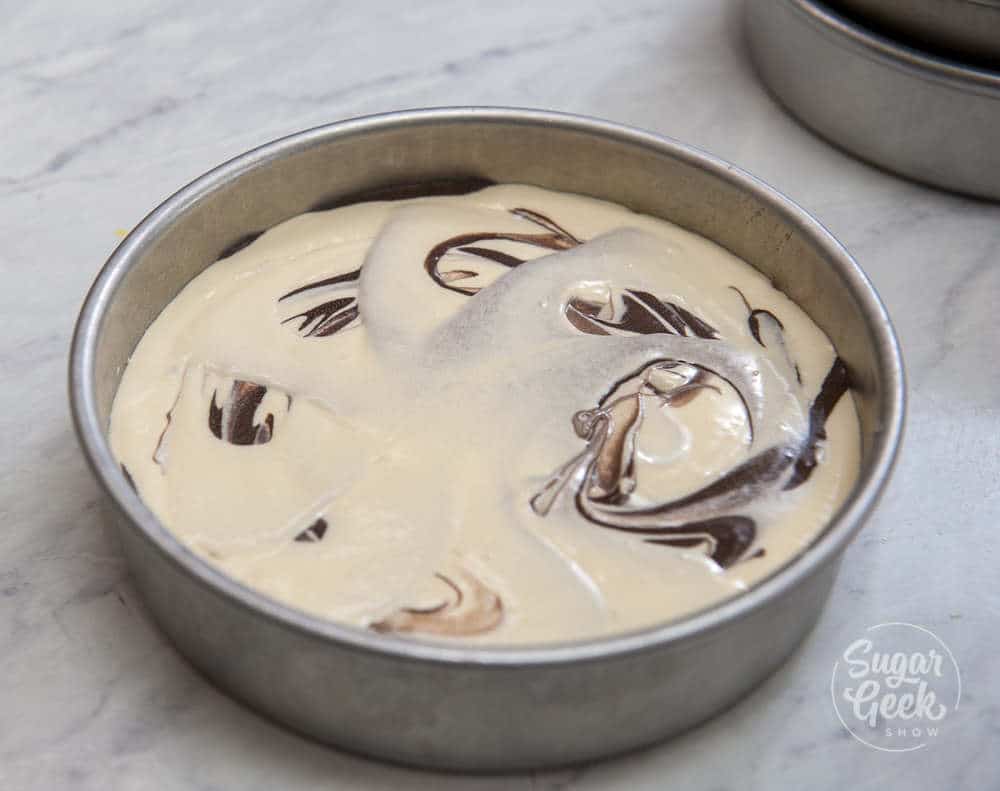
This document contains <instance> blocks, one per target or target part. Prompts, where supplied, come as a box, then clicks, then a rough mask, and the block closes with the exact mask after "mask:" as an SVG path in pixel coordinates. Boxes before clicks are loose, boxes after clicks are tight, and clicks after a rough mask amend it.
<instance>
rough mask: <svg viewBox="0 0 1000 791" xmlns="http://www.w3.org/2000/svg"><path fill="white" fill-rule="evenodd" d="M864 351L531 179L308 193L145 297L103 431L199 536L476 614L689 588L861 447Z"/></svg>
mask: <svg viewBox="0 0 1000 791" xmlns="http://www.w3.org/2000/svg"><path fill="white" fill-rule="evenodd" d="M848 385H849V383H848V379H847V372H846V370H845V368H844V366H843V364H842V363H841V362H840V360H839V359H838V358H837V356H836V354H835V352H834V349H833V347H832V346H831V344H830V342H829V340H828V339H827V338H826V336H825V335H824V334H823V332H822V331H821V330H820V329H819V328H818V327H816V326H815V325H814V324H813V323H812V321H811V320H810V319H809V318H808V317H807V316H806V315H805V313H804V312H803V311H802V310H801V309H799V308H798V307H797V306H796V305H795V304H794V303H793V302H792V301H791V300H789V299H788V298H787V297H786V296H784V295H783V294H782V293H780V292H779V291H777V290H776V289H774V288H773V287H772V286H771V285H770V283H769V282H768V281H767V279H766V278H764V277H763V276H762V275H760V274H759V273H758V272H757V271H756V270H754V269H752V268H751V267H750V266H748V265H747V264H746V263H744V262H742V261H740V260H739V259H738V258H736V257H734V256H733V255H731V254H730V253H728V252H726V251H725V250H723V249H722V248H720V247H718V246H717V245H715V244H713V243H711V242H708V241H706V240H705V239H703V238H701V237H699V236H696V235H694V234H691V233H689V232H686V231H684V230H682V229H680V228H678V227H676V226H674V225H672V224H670V223H667V222H664V221H662V220H657V219H654V218H651V217H647V216H642V215H637V214H635V213H632V212H630V211H628V210H626V209H624V208H621V207H619V206H615V205H612V204H608V203H604V202H600V201H596V200H593V199H590V198H584V197H580V196H576V195H568V194H562V193H556V192H550V191H546V190H541V189H538V188H534V187H525V186H516V185H502V186H493V187H489V188H486V189H483V190H480V191H478V192H474V193H471V194H468V195H463V196H449V197H432V198H416V199H411V200H400V201H380V202H369V203H360V204H356V205H352V206H347V207H343V208H338V209H334V210H332V211H326V212H315V213H311V214H305V215H302V216H299V217H296V218H294V219H292V220H289V221H288V222H285V223H283V224H281V225H279V226H277V227H275V228H273V229H271V230H269V231H268V232H267V233H265V234H263V235H262V236H261V237H260V238H258V239H257V240H256V241H254V242H253V243H252V244H250V245H249V246H247V247H245V248H243V249H242V250H240V251H238V252H236V253H234V254H232V255H230V256H229V257H227V258H225V259H223V260H221V261H219V262H218V263H216V264H214V265H213V266H211V267H209V268H208V269H207V270H205V272H203V273H202V274H201V275H200V276H198V277H197V278H195V279H194V280H193V281H192V282H191V283H190V284H188V286H187V287H186V288H185V289H184V290H183V291H182V292H181V293H180V294H179V295H178V296H177V298H176V299H174V300H173V301H172V302H171V303H170V304H169V305H168V306H167V307H166V308H165V309H164V311H163V312H162V314H161V315H160V316H159V317H158V318H157V319H156V321H155V322H154V323H153V324H152V326H150V328H149V329H148V331H147V332H146V334H145V336H144V337H143V339H142V340H141V342H140V343H139V345H138V346H137V347H136V350H135V352H134V354H133V356H132V359H131V361H130V363H129V365H128V367H127V369H126V371H125V374H124V377H123V379H122V382H121V386H120V388H119V391H118V394H117V397H116V400H115V404H114V409H113V412H112V417H111V441H112V445H113V447H114V451H115V453H116V454H117V456H118V458H119V459H120V461H121V462H122V466H123V469H124V470H125V471H126V474H127V475H128V476H129V478H130V480H131V481H132V482H133V484H134V486H135V487H136V489H137V491H138V493H139V495H140V496H141V497H142V499H143V500H144V502H145V503H146V504H147V505H148V506H149V507H150V508H151V509H152V511H153V512H154V513H155V514H156V515H157V516H158V517H159V518H160V519H161V520H162V522H163V523H164V524H165V525H166V526H167V527H168V528H169V529H170V530H172V531H173V532H174V533H176V535H177V536H178V537H179V538H180V539H181V540H182V541H183V542H185V543H186V544H187V545H189V546H190V547H191V548H192V549H193V550H194V551H195V552H197V553H199V554H201V555H202V556H204V557H206V558H208V559H209V560H210V561H211V562H213V563H215V564H217V565H218V566H219V567H220V568H222V569H223V570H225V571H226V572H227V573H229V574H231V575H232V576H234V577H235V578H237V579H239V580H241V581H243V582H244V583H246V584H247V585H250V586H253V587H255V588H257V589H259V590H261V591H263V592H265V593H267V594H269V595H271V596H274V597H275V598H277V599H280V600H282V601H284V602H287V603H289V604H292V605H294V606H297V607H300V608H302V609H304V610H307V611H309V612H312V613H315V614H318V615H322V616H326V617H329V618H331V619H334V620H337V621H341V622H345V623H350V624H354V625H357V626H359V627H363V628H369V629H374V630H377V631H381V632H394V633H400V634H413V635H422V636H446V637H448V638H451V639H463V640H467V641H475V642H492V643H507V644H513V643H537V642H546V641H561V640H569V639H575V638H586V637H596V636H600V635H605V634H608V633H613V632H622V631H626V630H629V629H634V628H639V627H643V626H650V625H653V624H656V623H661V622H664V621H667V620H669V619H673V618H677V617H679V616H683V615H685V614H690V613H692V612H694V611H696V610H700V609H703V608H705V607H707V606H709V605H711V604H714V603H717V602H719V601H721V600H723V599H725V598H727V597H730V596H733V595H735V594H738V593H739V592H740V591H743V590H745V589H746V588H747V587H748V586H749V585H752V584H753V583H754V582H755V581H757V580H760V579H761V578H762V577H764V576H766V575H768V574H769V573H771V572H772V571H774V570H775V569H776V568H778V567H780V566H781V565H783V564H785V563H786V562H788V560H789V559H790V558H792V557H793V556H795V555H796V554H798V553H799V552H800V551H801V550H802V549H804V548H805V547H806V546H807V545H808V544H809V543H810V542H811V541H812V540H813V539H814V538H815V537H816V536H817V535H818V534H819V533H820V532H821V531H822V530H823V528H824V527H825V525H826V524H827V523H828V522H829V520H830V518H831V517H832V515H833V514H834V513H835V512H836V510H837V509H838V507H839V506H840V504H841V503H842V502H843V500H844V499H845V497H846V495H847V494H848V492H849V490H850V488H851V487H852V486H853V484H854V480H855V477H856V474H857V469H858V459H859V430H858V423H857V417H856V414H855V411H854V406H853V402H852V399H851V397H850V393H849V390H848Z"/></svg>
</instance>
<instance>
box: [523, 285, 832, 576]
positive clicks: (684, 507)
mask: <svg viewBox="0 0 1000 791" xmlns="http://www.w3.org/2000/svg"><path fill="white" fill-rule="evenodd" d="M734 290H735V291H736V292H737V293H738V294H739V296H740V298H741V299H742V300H743V302H744V305H745V306H746V308H747V312H748V328H749V330H750V333H751V335H752V336H753V338H754V339H755V340H756V341H757V343H758V344H760V345H761V346H762V347H765V348H766V347H767V346H768V343H769V341H770V343H772V344H774V345H778V346H780V348H781V350H782V352H783V354H784V357H785V361H786V363H787V364H788V366H789V367H791V368H794V370H795V374H796V378H797V379H798V380H799V381H801V376H800V375H799V372H798V366H797V365H795V364H794V363H793V362H792V361H791V359H790V357H789V356H788V351H787V347H786V346H785V342H784V336H783V332H784V325H783V324H782V323H781V321H780V320H779V319H778V317H777V316H775V315H774V314H773V313H772V312H770V311H767V310H759V309H754V308H753V307H752V306H751V305H750V303H749V302H747V300H746V298H745V297H744V296H743V294H742V293H741V292H739V291H738V290H737V289H735V288H734ZM622 304H623V306H624V309H623V310H622V311H621V312H620V315H618V316H617V318H616V317H615V316H614V315H612V314H613V312H614V310H613V305H612V301H611V299H610V298H609V299H608V301H607V302H606V303H605V302H597V301H593V300H585V299H582V298H571V299H570V300H569V301H568V302H567V305H566V308H565V311H564V312H565V316H566V319H567V320H568V321H569V323H570V324H571V325H572V326H573V327H575V328H576V329H578V330H579V331H580V332H584V333H587V334H593V335H608V334H611V332H621V333H626V334H643V335H647V334H658V333H664V334H673V335H681V336H694V337H699V338H704V339H712V340H715V339H717V338H718V337H719V336H718V333H717V332H716V330H715V329H714V328H713V327H712V326H711V325H709V324H708V323H707V322H705V321H703V320H702V319H700V318H698V317H697V316H695V315H693V314H691V313H690V312H689V311H686V310H682V309H679V306H678V305H676V304H674V303H671V302H664V301H662V300H660V299H659V298H657V297H656V296H654V295H652V294H649V293H646V292H638V291H632V290H626V291H625V292H624V294H623V295H622ZM664 374H669V376H665V375H664ZM713 380H715V381H717V382H719V385H716V384H713V383H712V382H713ZM723 383H724V384H723ZM849 384H850V383H849V378H848V374H847V368H846V366H845V365H844V363H843V361H842V360H841V359H840V358H839V357H838V358H836V359H835V360H834V362H833V365H832V366H831V368H830V371H829V373H828V374H827V376H826V378H825V380H824V382H823V384H822V386H821V388H820V391H819V393H818V394H817V396H816V398H815V399H814V400H813V402H812V406H811V408H810V412H809V430H808V433H807V435H806V437H805V439H804V440H803V441H801V442H800V443H798V444H794V445H786V446H775V447H770V448H767V449H765V450H763V451H760V452H758V453H756V454H755V455H753V456H752V457H751V458H750V459H748V460H747V461H745V462H743V463H742V464H740V465H738V466H737V467H735V468H733V469H732V470H730V471H729V472H728V473H725V474H724V475H723V476H722V477H721V478H719V479H718V480H716V481H714V482H713V483H710V484H708V485H706V486H704V487H702V488H700V489H698V490H697V491H695V492H692V493H691V494H688V495H685V496H683V497H680V498H676V499H673V500H668V501H665V502H661V503H657V504H654V505H651V506H650V505H641V506H640V505H633V504H632V493H633V492H634V491H635V488H636V485H637V481H636V477H635V453H636V446H637V437H638V435H639V432H640V431H641V428H642V424H643V420H644V419H645V415H646V410H647V407H646V401H647V400H653V401H654V402H656V403H657V405H658V406H670V407H679V406H683V405H684V404H686V403H688V402H689V401H690V399H691V398H694V397H695V396H696V395H697V394H698V392H699V391H700V390H702V389H704V388H706V387H710V388H712V389H714V390H715V391H716V392H721V391H720V389H719V387H720V386H728V387H730V388H732V389H733V390H734V391H735V392H736V393H737V394H738V395H739V396H740V399H741V401H742V403H743V406H744V410H745V412H746V416H747V419H748V421H749V420H750V417H751V413H750V409H749V407H748V406H747V404H748V394H744V393H742V392H740V391H741V388H740V387H738V386H736V385H735V384H734V383H733V382H732V381H730V380H728V379H726V378H724V377H722V376H721V375H720V374H718V373H716V372H715V371H712V370H710V369H707V368H705V367H703V366H698V365H695V364H692V363H685V362H683V361H680V360H676V359H663V360H657V361H654V362H653V363H650V364H647V365H645V366H643V367H642V368H640V369H638V370H635V371H632V372H631V373H630V374H628V375H627V376H625V377H624V378H623V379H621V380H619V381H618V382H616V383H615V384H614V385H612V387H611V388H609V389H608V391H607V392H606V393H605V395H604V396H603V397H602V399H601V400H600V402H599V403H598V405H597V407H596V408H595V409H588V410H582V411H580V412H577V413H576V414H575V415H573V419H572V424H573V429H574V431H575V433H576V434H577V436H578V437H580V438H581V439H584V440H585V441H586V443H587V446H586V448H585V449H584V450H583V451H582V452H581V453H580V454H579V455H578V456H576V457H575V458H573V459H571V460H570V461H569V462H567V463H566V464H565V465H563V466H562V467H561V468H559V469H558V470H557V471H556V472H555V473H553V474H552V475H551V476H550V478H549V479H548V481H547V482H546V483H545V484H544V486H543V487H542V489H541V491H539V492H538V493H537V494H535V496H534V497H532V499H531V501H530V502H531V507H532V509H533V510H534V511H535V513H537V514H538V515H539V516H545V515H547V514H548V513H549V511H550V510H551V508H552V506H553V504H554V503H555V500H556V499H557V497H558V496H559V494H560V493H561V492H562V491H563V490H564V489H566V488H570V489H572V490H573V491H574V503H575V505H576V510H577V511H578V512H579V514H580V515H581V516H583V517H584V518H585V519H587V520H588V521H589V522H591V523H592V524H595V525H598V526H600V527H604V528H609V529H612V530H619V531H624V532H628V533H632V534H634V535H641V536H651V537H650V538H645V539H644V540H645V541H646V542H647V543H651V544H661V545H668V546H673V547H679V548H693V547H697V546H700V545H701V546H704V548H705V553H706V554H707V555H708V556H709V557H710V558H711V559H712V560H713V561H715V563H717V564H718V565H719V566H720V567H722V568H728V567H730V566H732V565H733V564H734V563H736V562H738V561H739V560H741V559H750V558H744V556H745V554H746V551H747V550H748V549H749V548H750V547H751V545H752V544H753V543H754V541H755V539H756V534H757V526H756V523H755V521H754V520H753V519H752V518H751V517H749V516H747V515H745V514H740V513H738V512H736V509H740V508H742V507H745V506H749V505H750V504H751V503H752V502H753V501H754V500H756V499H758V498H761V497H764V496H765V495H766V493H767V491H768V490H770V489H774V488H780V489H784V490H789V489H794V488H796V487H797V486H800V485H801V484H802V483H804V482H805V481H806V480H807V479H808V478H809V476H810V475H811V473H812V471H813V469H814V468H815V467H816V464H817V447H818V444H819V443H820V442H821V441H822V440H823V439H825V437H826V430H825V423H826V420H827V418H828V417H829V416H830V413H831V412H832V411H833V408H834V407H835V406H836V404H837V402H838V401H839V399H840V397H841V396H842V395H843V394H844V393H845V392H846V391H847V389H848V388H849ZM751 436H752V435H751ZM789 471H790V472H789ZM696 515H702V516H701V518H692V517H693V516H696ZM760 554H762V553H761V552H760V551H758V553H755V555H754V556H753V557H757V556H760Z"/></svg>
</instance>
